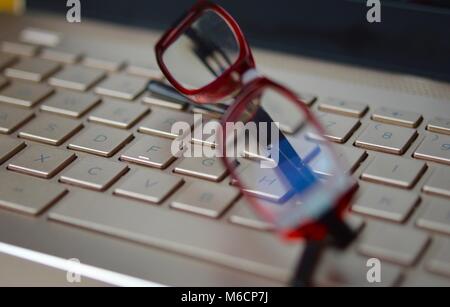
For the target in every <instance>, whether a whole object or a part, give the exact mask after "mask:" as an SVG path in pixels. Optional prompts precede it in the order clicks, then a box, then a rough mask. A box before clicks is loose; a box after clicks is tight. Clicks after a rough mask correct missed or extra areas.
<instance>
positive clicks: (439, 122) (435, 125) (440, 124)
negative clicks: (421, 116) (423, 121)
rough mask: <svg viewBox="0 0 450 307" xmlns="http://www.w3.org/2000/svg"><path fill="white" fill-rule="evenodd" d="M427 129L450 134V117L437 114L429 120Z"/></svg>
mask: <svg viewBox="0 0 450 307" xmlns="http://www.w3.org/2000/svg"><path fill="white" fill-rule="evenodd" d="M427 129H428V130H429V131H432V132H438V133H444V134H450V118H445V117H440V116H436V117H434V118H433V119H432V120H430V121H429V122H428V125H427Z"/></svg>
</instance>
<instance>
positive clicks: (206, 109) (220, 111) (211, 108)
mask: <svg viewBox="0 0 450 307" xmlns="http://www.w3.org/2000/svg"><path fill="white" fill-rule="evenodd" d="M222 106H223V104H220V105H212V104H194V105H193V106H192V109H191V110H192V113H194V114H201V115H204V117H207V118H214V119H217V120H219V119H220V118H221V117H222V116H223V115H224V114H225V111H226V109H224V108H223V107H222Z"/></svg>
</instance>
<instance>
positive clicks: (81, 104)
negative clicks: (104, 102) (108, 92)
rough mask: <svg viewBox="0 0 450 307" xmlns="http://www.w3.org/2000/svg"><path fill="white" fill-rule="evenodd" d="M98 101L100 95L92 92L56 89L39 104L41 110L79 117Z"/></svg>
mask: <svg viewBox="0 0 450 307" xmlns="http://www.w3.org/2000/svg"><path fill="white" fill-rule="evenodd" d="M99 103H100V97H98V96H95V95H92V94H85V93H78V92H71V91H58V92H57V93H55V94H54V95H52V96H51V97H49V98H48V99H47V100H45V102H44V103H43V104H42V105H41V110H42V111H46V112H50V113H54V114H58V115H64V116H69V117H75V118H80V117H81V116H83V115H84V114H86V113H87V112H88V111H89V110H91V109H92V108H93V107H95V106H96V105H97V104H99Z"/></svg>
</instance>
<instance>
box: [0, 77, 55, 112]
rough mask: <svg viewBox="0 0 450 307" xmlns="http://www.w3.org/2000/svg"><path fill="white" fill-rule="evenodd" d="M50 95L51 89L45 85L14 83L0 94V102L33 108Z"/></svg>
mask: <svg viewBox="0 0 450 307" xmlns="http://www.w3.org/2000/svg"><path fill="white" fill-rule="evenodd" d="M51 93H53V89H52V88H51V87H49V86H47V85H45V84H35V83H25V82H14V83H12V84H10V85H9V86H7V87H6V88H5V89H4V90H3V91H1V92H0V102H5V103H10V104H15V105H19V106H23V107H33V106H34V105H35V104H37V103H38V102H40V101H41V100H42V99H44V98H46V97H48V96H50V94H51Z"/></svg>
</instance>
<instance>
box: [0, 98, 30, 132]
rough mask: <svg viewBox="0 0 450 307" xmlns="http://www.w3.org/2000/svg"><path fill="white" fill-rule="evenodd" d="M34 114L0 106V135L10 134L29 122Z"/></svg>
mask: <svg viewBox="0 0 450 307" xmlns="http://www.w3.org/2000/svg"><path fill="white" fill-rule="evenodd" d="M33 116H34V113H33V112H31V111H28V110H23V109H19V108H14V107H10V106H7V105H0V133H3V134H10V133H12V132H14V131H15V130H16V129H17V128H18V127H20V126H21V125H23V124H24V123H26V122H27V121H29V120H30V119H31V118H32V117H33Z"/></svg>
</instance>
